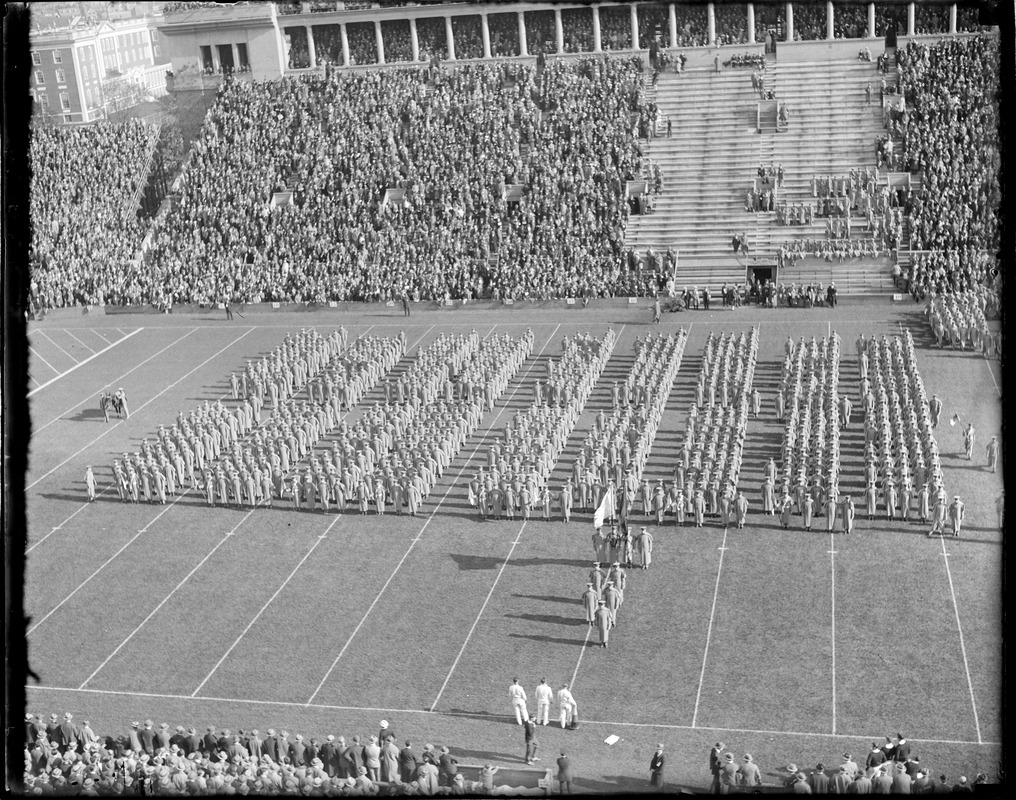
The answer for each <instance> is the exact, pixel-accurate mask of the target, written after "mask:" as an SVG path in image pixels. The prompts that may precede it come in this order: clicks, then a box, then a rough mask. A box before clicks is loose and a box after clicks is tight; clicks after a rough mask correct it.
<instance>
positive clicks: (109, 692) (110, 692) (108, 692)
mask: <svg viewBox="0 0 1016 800" xmlns="http://www.w3.org/2000/svg"><path fill="white" fill-rule="evenodd" d="M25 689H26V690H28V691H34V692H66V693H75V692H76V693H80V694H94V695H105V696H110V697H137V698H146V699H152V700H190V701H196V702H199V703H236V704H239V705H254V706H279V707H280V708H300V709H306V708H311V709H315V710H320V711H353V712H368V711H369V712H371V713H378V712H380V713H384V714H425V715H428V716H434V717H469V718H472V719H479V720H493V719H512V720H513V721H514V717H509V716H508V715H507V714H480V713H471V712H467V711H456V712H454V713H452V712H447V711H427V710H426V709H422V708H391V707H385V708H382V707H370V706H337V705H324V704H320V703H319V704H315V705H308V704H307V703H297V702H293V701H286V700H258V699H255V698H241V697H206V696H201V697H188V696H187V695H185V694H158V693H155V692H127V691H119V690H115V689H72V688H70V687H67V686H32V685H26V686H25ZM582 724H583V725H608V726H622V727H626V728H664V729H666V730H678V731H720V732H722V733H745V734H762V735H767V736H804V737H809V738H811V737H816V736H818V737H822V738H827V739H867V740H869V741H870V740H872V739H878V738H880V737H882V736H884V735H885V734H884V733H880V734H872V733H866V734H853V733H850V734H833V733H820V732H815V731H766V730H757V729H753V728H713V727H710V726H708V725H699V726H697V727H695V728H692V727H691V726H690V725H668V724H664V723H655V722H618V721H616V720H609V721H605V720H596V719H585V718H583V720H582ZM910 738H911V739H912V740H913V741H917V742H921V743H924V744H955V745H969V746H980V747H999V746H1001V744H1002V743H1001V742H970V741H965V740H960V739H925V738H924V737H921V736H917V735H914V736H911V737H910Z"/></svg>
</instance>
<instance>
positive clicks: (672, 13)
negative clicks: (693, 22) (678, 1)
mask: <svg viewBox="0 0 1016 800" xmlns="http://www.w3.org/2000/svg"><path fill="white" fill-rule="evenodd" d="M667 22H668V23H669V25H670V46H671V48H676V47H677V9H676V8H674V4H673V3H671V4H670V5H669V6H668V7H667Z"/></svg>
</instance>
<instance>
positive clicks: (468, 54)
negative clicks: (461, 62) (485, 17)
mask: <svg viewBox="0 0 1016 800" xmlns="http://www.w3.org/2000/svg"><path fill="white" fill-rule="evenodd" d="M452 36H453V37H454V39H455V57H456V58H483V33H482V27H481V23H480V18H479V16H464V15H461V14H459V15H456V16H454V17H452ZM446 46H447V45H446Z"/></svg>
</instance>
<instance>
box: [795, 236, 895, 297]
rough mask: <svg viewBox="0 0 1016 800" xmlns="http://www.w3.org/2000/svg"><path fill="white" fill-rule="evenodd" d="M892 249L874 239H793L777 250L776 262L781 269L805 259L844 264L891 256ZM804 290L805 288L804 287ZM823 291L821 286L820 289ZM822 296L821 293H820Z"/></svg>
mask: <svg viewBox="0 0 1016 800" xmlns="http://www.w3.org/2000/svg"><path fill="white" fill-rule="evenodd" d="M892 252H893V250H892V249H884V248H880V247H879V242H877V241H876V240H875V239H872V238H867V237H863V238H853V239H850V238H842V239H832V238H828V237H827V238H825V239H812V238H810V237H809V238H806V239H792V240H790V241H787V242H784V243H783V244H781V245H780V246H779V247H778V248H777V250H776V262H777V264H778V265H779V266H780V267H783V266H788V267H792V266H793V265H794V264H796V263H797V262H798V261H800V260H801V259H803V258H808V257H809V256H810V257H813V258H820V259H822V260H823V261H837V262H838V263H841V264H842V263H843V262H844V261H847V260H848V259H854V258H864V257H869V258H879V257H880V256H885V255H890V254H891V253H892ZM802 288H803V287H802ZM818 288H819V290H821V286H819V287H818ZM819 294H821V291H819Z"/></svg>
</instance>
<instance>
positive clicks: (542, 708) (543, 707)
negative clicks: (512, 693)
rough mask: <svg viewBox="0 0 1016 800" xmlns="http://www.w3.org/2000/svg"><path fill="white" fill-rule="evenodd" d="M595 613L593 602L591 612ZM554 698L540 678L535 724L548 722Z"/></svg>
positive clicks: (545, 680) (537, 690) (544, 679)
mask: <svg viewBox="0 0 1016 800" xmlns="http://www.w3.org/2000/svg"><path fill="white" fill-rule="evenodd" d="M595 613H596V604H595V602H594V609H593V614H594V615H595ZM590 624H592V623H590ZM553 700H554V690H553V689H551V688H550V685H549V684H548V683H547V679H546V678H540V685H539V686H537V687H536V724H537V725H539V724H540V722H541V721H542V722H543V724H544V725H547V724H548V723H549V722H550V704H551V703H552V702H553Z"/></svg>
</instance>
